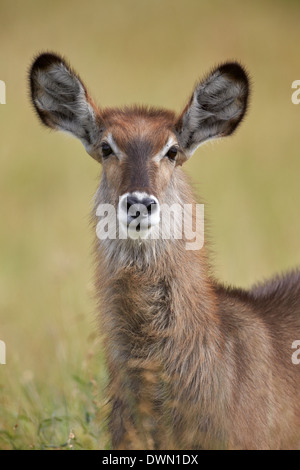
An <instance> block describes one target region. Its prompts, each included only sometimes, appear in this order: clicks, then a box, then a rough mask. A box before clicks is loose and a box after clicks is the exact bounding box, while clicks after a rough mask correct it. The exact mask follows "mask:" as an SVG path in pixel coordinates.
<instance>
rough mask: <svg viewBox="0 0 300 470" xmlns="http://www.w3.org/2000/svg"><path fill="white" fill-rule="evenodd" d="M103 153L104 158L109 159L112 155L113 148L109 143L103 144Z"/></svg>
mask: <svg viewBox="0 0 300 470" xmlns="http://www.w3.org/2000/svg"><path fill="white" fill-rule="evenodd" d="M101 151H102V156H103V158H106V157H109V155H111V154H112V148H111V146H110V145H109V144H108V143H107V142H102V144H101Z"/></svg>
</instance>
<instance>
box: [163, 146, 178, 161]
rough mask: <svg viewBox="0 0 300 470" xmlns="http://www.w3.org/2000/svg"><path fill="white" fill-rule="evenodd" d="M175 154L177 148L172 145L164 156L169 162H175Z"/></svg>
mask: <svg viewBox="0 0 300 470" xmlns="http://www.w3.org/2000/svg"><path fill="white" fill-rule="evenodd" d="M177 153H178V148H177V147H175V146H174V145H173V147H170V148H169V150H168V151H167V153H166V155H165V156H166V157H168V158H169V159H170V160H175V158H176V155H177Z"/></svg>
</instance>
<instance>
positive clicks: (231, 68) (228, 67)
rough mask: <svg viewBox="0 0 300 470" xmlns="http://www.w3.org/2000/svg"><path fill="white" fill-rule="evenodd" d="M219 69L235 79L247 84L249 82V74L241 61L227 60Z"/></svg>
mask: <svg viewBox="0 0 300 470" xmlns="http://www.w3.org/2000/svg"><path fill="white" fill-rule="evenodd" d="M218 70H219V72H220V73H221V74H222V75H223V74H224V75H228V76H229V77H231V78H232V79H234V80H237V81H241V82H244V83H245V85H248V84H249V75H248V73H247V71H246V69H245V68H244V67H243V66H242V65H241V64H239V62H226V63H225V64H222V65H221V66H220V67H218Z"/></svg>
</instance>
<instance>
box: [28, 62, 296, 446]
mask: <svg viewBox="0 0 300 470" xmlns="http://www.w3.org/2000/svg"><path fill="white" fill-rule="evenodd" d="M30 86H31V96H32V102H33V104H34V106H35V109H36V111H37V113H38V116H39V117H40V119H41V121H42V122H43V123H44V124H45V125H47V126H49V127H50V128H53V129H59V130H62V131H66V132H69V133H71V134H73V135H74V136H76V137H78V138H79V139H80V140H81V141H82V143H83V145H84V147H85V149H86V150H87V152H88V153H89V154H90V155H91V156H92V157H93V158H95V159H96V160H97V161H99V162H100V163H101V164H102V167H103V169H102V176H101V182H100V185H99V188H98V191H97V194H96V205H95V212H94V221H95V228H96V225H97V226H98V225H99V223H100V222H99V221H101V220H105V222H106V223H107V226H109V225H110V226H112V227H114V228H115V229H116V232H115V233H116V236H114V235H112V234H113V233H114V230H113V231H111V232H110V228H108V229H107V230H106V236H103V231H102V232H101V233H102V236H100V237H98V238H97V239H96V250H95V251H96V257H97V265H98V270H97V278H96V288H97V295H98V296H99V305H100V307H99V313H100V325H101V331H102V332H103V333H104V336H105V343H104V344H105V348H106V354H107V365H108V369H109V373H110V383H109V387H108V394H109V398H110V403H111V412H110V418H109V426H110V431H111V435H112V445H113V447H114V448H119V449H132V448H147V449H181V448H182V449H200V448H205V449H208V448H210V449H222V448H225V449H280V448H297V446H299V445H300V400H299V398H298V387H300V381H299V379H300V366H297V365H294V364H293V362H292V354H293V350H292V343H293V342H294V340H297V339H298V338H299V339H300V274H299V273H297V272H294V273H291V274H289V275H287V276H285V277H277V278H275V279H274V280H272V281H270V282H267V283H264V284H261V285H258V286H256V287H254V288H253V289H252V290H250V291H245V290H242V289H234V288H228V287H224V286H222V285H221V284H219V283H218V282H216V281H215V279H214V278H213V276H212V275H211V273H210V267H209V264H208V262H207V258H206V252H205V246H204V247H201V246H200V248H201V249H198V250H194V249H187V236H186V235H185V232H184V231H182V236H174V233H173V232H172V230H169V235H170V236H163V229H166V228H169V229H170V225H171V218H170V217H169V218H168V217H164V215H165V214H166V211H167V209H166V208H168V207H171V206H172V207H175V209H174V211H173V219H174V220H173V221H172V223H173V225H174V226H175V227H176V224H177V226H178V224H179V225H182V224H183V222H182V221H183V218H182V217H181V215H182V214H181V212H183V211H184V209H185V208H186V207H193V208H194V209H196V201H195V198H194V196H193V192H192V190H191V187H190V185H189V183H188V182H187V179H186V177H185V175H184V173H183V172H182V170H181V168H180V167H181V165H182V164H183V163H184V162H185V161H186V160H187V159H188V158H189V157H190V156H191V155H192V153H193V152H194V151H195V150H196V148H197V147H198V146H199V145H200V144H202V143H204V142H206V141H207V140H209V139H214V138H218V137H222V136H227V135H230V134H232V132H233V131H234V130H235V129H236V127H237V126H238V124H239V123H240V122H241V120H242V119H243V117H244V114H245V111H246V108H247V102H248V90H249V85H248V78H247V74H246V72H245V70H244V69H243V68H242V67H241V66H240V65H239V64H238V63H235V62H232V63H225V64H223V65H221V66H219V67H217V68H215V69H214V70H212V72H211V73H210V74H209V75H207V76H206V77H205V78H204V79H203V80H202V81H201V82H199V83H198V84H197V86H196V87H195V89H194V92H193V94H192V97H191V99H190V100H189V102H188V104H187V106H186V107H185V109H184V110H183V112H182V113H181V114H180V115H179V116H177V115H176V114H175V113H173V112H171V111H166V110H164V109H152V108H146V107H138V106H134V107H128V108H123V109H115V108H114V109H99V108H98V107H97V106H96V104H95V103H94V102H93V101H92V99H91V98H90V96H89V94H88V92H87V90H86V88H85V86H84V85H83V83H82V81H81V80H80V78H79V76H78V75H77V74H75V73H74V71H73V70H72V69H71V68H70V67H69V65H68V64H67V63H66V61H65V60H64V59H63V58H61V57H59V56H57V55H55V54H49V53H47V54H42V55H40V56H39V57H38V58H37V59H36V60H35V62H34V63H33V65H32V68H31V71H30ZM101 207H102V208H103V207H104V209H105V210H104V211H101ZM110 207H111V208H113V211H110V210H109V208H110ZM133 208H135V209H136V210H135V211H134V210H133ZM96 211H98V215H99V218H97V217H96ZM114 214H116V218H114ZM195 214H196V210H194V211H193V216H192V222H193V227H195V226H196V227H198V229H197V230H202V225H200V228H199V226H198V225H197V220H196V215H195ZM137 221H138V222H137ZM178 221H180V223H178ZM133 222H136V223H135V225H134V224H133ZM177 228H178V227H177ZM100 231H101V230H100ZM104 233H105V230H104ZM121 233H122V236H121ZM124 233H125V234H127V236H124ZM196 235H197V233H196ZM200 235H201V234H200ZM298 384H299V385H298Z"/></svg>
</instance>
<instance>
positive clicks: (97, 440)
mask: <svg viewBox="0 0 300 470" xmlns="http://www.w3.org/2000/svg"><path fill="white" fill-rule="evenodd" d="M299 17H300V2H299V1H296V0H295V1H291V0H290V1H287V0H285V1H276V0H275V1H274V0H273V1H269V0H265V1H257V0H251V1H243V2H240V1H237V0H228V1H226V2H224V1H208V0H203V1H201V0H184V1H179V0H172V1H171V0H152V1H146V0H98V1H96V0H88V1H86V2H82V1H78V0H72V1H69V0H67V1H64V2H61V1H57V0H52V1H51V2H50V1H46V0H39V1H33V0H31V1H29V0H25V1H20V0H14V1H13V2H12V1H8V0H1V1H0V53H1V54H0V57H1V64H0V79H1V80H4V81H5V83H6V87H7V95H6V104H5V105H0V205H1V230H0V340H3V341H5V343H6V348H7V364H6V365H0V448H1V449H10V448H18V449H20V448H23V449H28V448H32V449H34V448H38V449H39V448H66V449H68V448H91V449H93V448H105V447H107V446H109V439H108V437H107V435H106V432H105V422H104V419H103V414H104V411H103V407H104V408H105V405H104V399H103V392H102V391H101V390H102V386H103V384H104V383H105V380H106V376H105V368H104V365H103V358H102V354H101V347H100V346H99V344H98V341H97V321H96V309H95V302H94V299H93V293H94V291H93V259H92V255H91V246H92V241H93V239H94V233H92V231H91V229H90V227H89V211H90V209H91V206H92V197H93V194H94V192H95V190H96V187H97V181H98V178H99V174H100V168H99V166H98V164H97V163H96V162H94V161H93V160H92V159H91V158H90V157H88V156H87V155H86V154H85V151H84V149H83V147H82V146H81V144H80V143H79V142H77V141H75V140H72V139H71V138H69V137H65V136H62V135H59V134H55V133H51V132H49V131H47V130H45V129H43V128H42V126H41V125H40V124H39V122H38V121H37V118H36V116H35V114H34V113H33V110H32V107H31V105H30V102H29V98H28V86H27V85H28V83H27V82H28V79H27V72H28V68H29V66H30V63H31V61H32V59H33V57H34V56H35V55H36V54H37V53H39V52H41V51H45V50H50V51H57V52H59V53H61V54H63V55H65V56H66V57H67V58H68V59H69V61H70V62H71V64H72V65H73V67H74V68H75V69H76V70H77V71H78V72H79V73H80V75H81V77H82V78H83V80H84V81H85V82H86V84H87V86H88V88H89V90H90V92H91V94H92V96H93V97H94V99H95V100H96V101H97V102H98V103H99V104H100V105H103V106H113V105H125V104H132V103H134V102H138V103H145V104H150V105H154V106H163V107H167V108H172V109H175V110H177V111H178V112H180V111H181V109H182V108H183V107H184V105H185V104H186V100H187V99H188V97H189V95H190V93H191V91H192V88H193V86H194V84H195V81H196V80H197V79H198V78H199V77H200V76H201V75H202V74H203V73H206V72H207V71H208V70H209V69H210V68H211V67H212V66H214V65H215V64H216V63H219V62H223V61H225V60H227V59H237V60H240V61H241V62H242V63H243V64H244V65H245V66H246V67H247V69H248V70H249V72H250V75H251V77H252V96H251V106H250V109H249V112H248V115H247V118H246V120H245V122H244V123H243V124H242V126H241V128H240V129H239V130H238V132H237V134H236V135H235V136H234V137H232V138H228V139H227V140H226V139H225V140H223V141H220V142H218V143H217V144H208V145H206V146H204V147H202V148H199V149H198V150H197V152H196V154H195V155H194V156H193V158H192V159H191V160H190V161H189V162H188V163H187V164H186V171H187V172H188V173H189V174H190V175H191V178H192V181H193V183H194V185H195V188H196V190H197V192H198V193H199V194H201V195H203V197H204V202H205V211H206V216H207V217H208V219H209V221H210V224H209V237H210V238H211V242H212V262H213V264H214V266H215V273H216V276H217V277H218V278H219V279H221V280H222V281H224V282H226V283H230V284H235V285H240V286H245V287H247V286H249V285H251V284H252V283H253V282H256V281H258V280H260V279H264V278H266V277H268V276H270V275H271V274H272V273H274V272H281V271H284V270H286V269H289V268H292V267H295V266H297V265H299V264H300V244H299V237H300V217H299V201H300V185H299V172H300V155H299V128H300V105H299V106H296V105H293V104H292V102H291V95H292V89H291V84H292V82H293V81H294V80H297V79H300V60H299V43H300V30H299Z"/></svg>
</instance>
